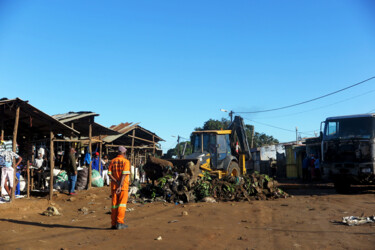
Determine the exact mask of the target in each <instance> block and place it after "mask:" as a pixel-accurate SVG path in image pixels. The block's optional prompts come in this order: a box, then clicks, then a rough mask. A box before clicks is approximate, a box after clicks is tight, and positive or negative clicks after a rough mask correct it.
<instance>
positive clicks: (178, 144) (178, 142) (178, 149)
mask: <svg viewBox="0 0 375 250" xmlns="http://www.w3.org/2000/svg"><path fill="white" fill-rule="evenodd" d="M177 154H178V159H180V158H181V154H180V136H177Z"/></svg>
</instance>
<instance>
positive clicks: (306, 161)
mask: <svg viewBox="0 0 375 250" xmlns="http://www.w3.org/2000/svg"><path fill="white" fill-rule="evenodd" d="M308 169H309V157H308V155H306V156H305V158H304V159H303V161H302V179H303V180H304V181H307V178H308V171H309V170H308Z"/></svg>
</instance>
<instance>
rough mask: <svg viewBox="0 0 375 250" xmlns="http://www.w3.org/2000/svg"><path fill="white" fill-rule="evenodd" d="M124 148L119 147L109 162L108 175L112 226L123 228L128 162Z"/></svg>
mask: <svg viewBox="0 0 375 250" xmlns="http://www.w3.org/2000/svg"><path fill="white" fill-rule="evenodd" d="M125 153H126V148H125V147H123V146H120V147H119V153H118V156H117V157H116V158H114V159H113V160H112V161H111V163H110V164H109V169H108V176H109V178H110V179H111V193H112V216H111V217H112V218H111V219H112V227H111V229H124V228H127V227H128V226H127V225H125V223H124V219H125V212H126V203H127V202H128V190H129V176H130V162H129V160H127V159H126V158H125Z"/></svg>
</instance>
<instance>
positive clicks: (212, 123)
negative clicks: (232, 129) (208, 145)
mask: <svg viewBox="0 0 375 250" xmlns="http://www.w3.org/2000/svg"><path fill="white" fill-rule="evenodd" d="M229 124H230V121H229V120H228V119H225V118H222V119H221V121H219V120H214V119H209V120H208V121H206V122H204V124H203V127H198V128H195V131H202V130H220V129H227V128H228V127H229Z"/></svg>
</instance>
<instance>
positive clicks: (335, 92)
mask: <svg viewBox="0 0 375 250" xmlns="http://www.w3.org/2000/svg"><path fill="white" fill-rule="evenodd" d="M372 79H375V76H373V77H370V78H368V79H366V80H363V81H360V82H358V83H356V84H353V85H350V86H348V87H345V88H343V89H339V90H336V91H334V92H331V93H328V94H326V95H322V96H319V97H316V98H313V99H310V100H307V101H303V102H299V103H296V104H292V105H287V106H283V107H280V108H273V109H266V110H258V111H249V112H235V113H238V114H254V113H263V112H270V111H276V110H281V109H286V108H291V107H295V106H298V105H302V104H305V103H309V102H313V101H316V100H319V99H322V98H325V97H327V96H330V95H334V94H337V93H339V92H342V91H344V90H347V89H350V88H353V87H355V86H358V85H360V84H362V83H365V82H367V81H370V80H372Z"/></svg>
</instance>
